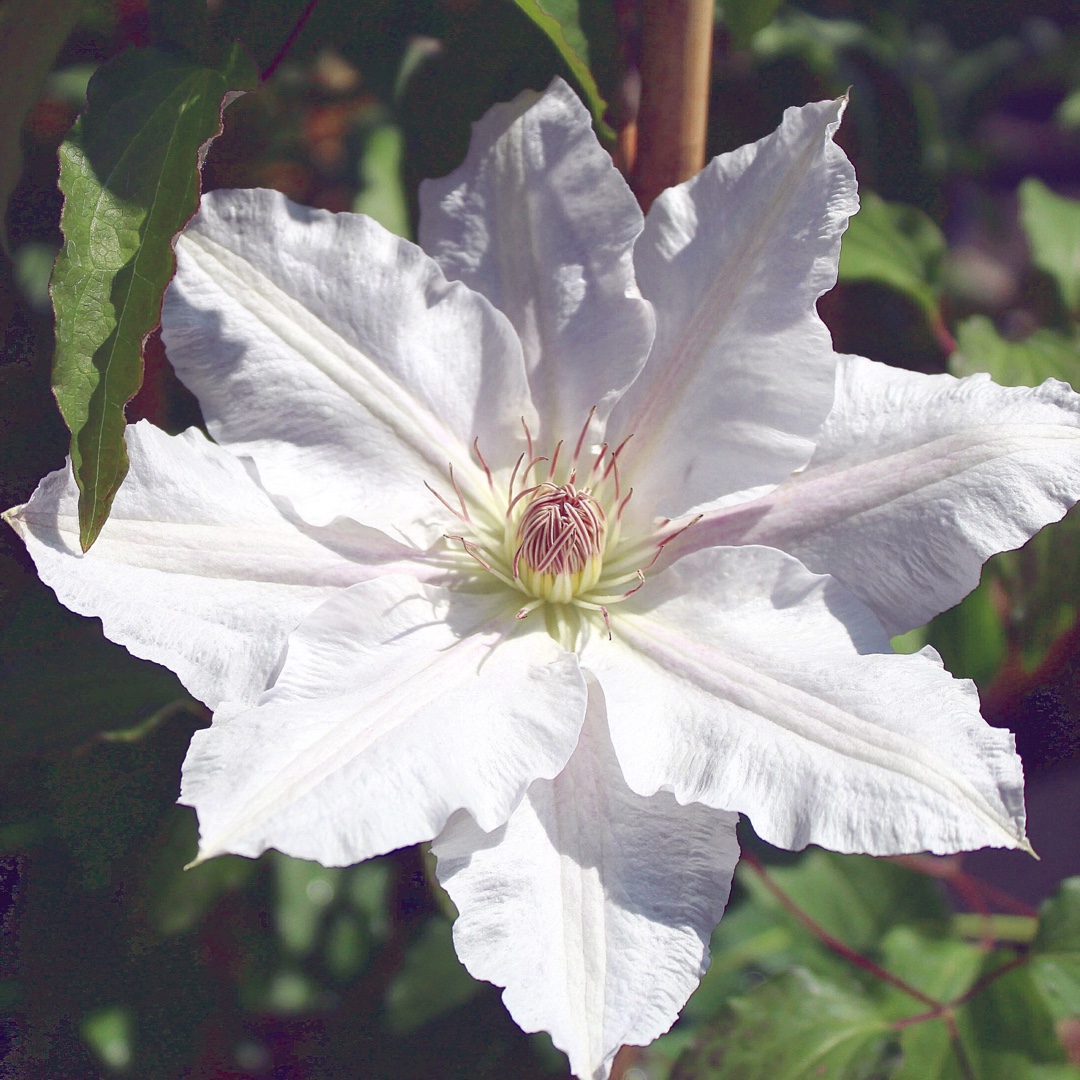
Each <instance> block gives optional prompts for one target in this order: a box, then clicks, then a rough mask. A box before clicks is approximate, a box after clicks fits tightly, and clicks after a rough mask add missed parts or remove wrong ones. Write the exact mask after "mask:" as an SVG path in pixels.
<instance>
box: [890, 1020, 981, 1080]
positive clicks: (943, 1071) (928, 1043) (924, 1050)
mask: <svg viewBox="0 0 1080 1080" xmlns="http://www.w3.org/2000/svg"><path fill="white" fill-rule="evenodd" d="M889 1080H969V1077H965V1075H964V1070H963V1066H962V1065H961V1064H960V1062H959V1061H958V1060H957V1055H956V1045H955V1044H954V1042H953V1038H952V1034H951V1032H950V1031H949V1029H948V1027H947V1026H946V1024H945V1021H944V1020H927V1021H924V1022H922V1023H918V1024H911V1025H910V1026H909V1027H906V1028H904V1029H903V1030H902V1031H901V1032H900V1068H899V1069H897V1070H896V1072H895V1073H894V1074H893V1075H892V1076H891V1077H890V1078H889Z"/></svg>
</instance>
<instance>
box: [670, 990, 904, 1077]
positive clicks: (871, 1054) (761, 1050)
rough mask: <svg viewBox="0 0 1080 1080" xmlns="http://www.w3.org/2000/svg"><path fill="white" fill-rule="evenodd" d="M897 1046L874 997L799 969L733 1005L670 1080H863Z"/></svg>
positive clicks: (732, 1003) (678, 1065) (685, 1057)
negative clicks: (723, 1018) (719, 1023)
mask: <svg viewBox="0 0 1080 1080" xmlns="http://www.w3.org/2000/svg"><path fill="white" fill-rule="evenodd" d="M891 1039H892V1030H891V1027H890V1025H889V1023H888V1021H886V1020H885V1019H884V1017H882V1016H881V1014H880V1013H879V1012H878V1010H877V1008H876V1007H875V1006H874V1004H873V1003H872V1002H871V1001H870V999H869V998H868V997H866V996H864V995H859V994H856V993H853V992H850V991H848V990H844V989H841V988H840V987H838V986H836V985H834V984H832V983H829V982H827V981H825V980H823V979H820V978H817V977H816V976H814V975H811V974H810V973H809V972H807V971H800V970H796V971H793V972H791V973H789V974H786V975H781V976H779V977H778V978H775V979H770V980H769V981H768V982H765V983H763V984H762V985H761V986H760V987H758V988H757V989H756V990H753V991H751V992H750V993H749V994H747V995H746V996H745V997H741V998H737V999H736V1000H734V1001H732V1002H731V1006H730V1015H729V1017H728V1020H727V1022H726V1023H724V1024H722V1025H721V1026H720V1028H719V1029H718V1030H717V1031H716V1032H715V1033H714V1034H713V1035H712V1036H711V1037H709V1038H707V1039H705V1040H702V1042H701V1043H700V1044H699V1045H698V1046H697V1047H696V1048H695V1049H694V1050H693V1051H692V1052H690V1053H689V1054H687V1055H685V1056H684V1057H683V1058H682V1059H680V1061H679V1062H678V1064H677V1065H676V1067H675V1070H674V1072H673V1073H672V1080H864V1078H866V1077H869V1076H871V1075H872V1074H873V1072H874V1070H875V1068H876V1067H877V1066H878V1064H879V1063H880V1062H881V1060H882V1058H883V1056H884V1053H885V1050H886V1048H887V1046H888V1043H889V1042H890V1040H891Z"/></svg>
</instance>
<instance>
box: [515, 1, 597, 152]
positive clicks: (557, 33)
mask: <svg viewBox="0 0 1080 1080" xmlns="http://www.w3.org/2000/svg"><path fill="white" fill-rule="evenodd" d="M514 3H515V4H517V6H518V7H519V8H520V9H521V10H522V11H523V12H524V13H525V14H526V15H527V16H528V17H529V18H530V19H531V20H532V21H533V22H534V23H535V24H536V25H537V26H538V27H539V28H540V29H541V30H542V31H543V32H544V33H545V34H546V35H547V37H548V38H549V39H550V41H551V43H552V44H553V45H554V46H555V49H556V50H557V52H558V54H559V56H560V57H561V58H562V61H563V63H564V64H566V66H567V67H568V68H569V69H570V71H571V73H572V74H573V76H574V79H575V80H576V82H577V84H578V86H579V88H580V89H581V90H582V91H583V92H584V94H585V101H586V104H587V105H588V106H589V111H590V112H591V113H592V115H593V123H594V124H595V125H596V131H597V134H598V135H599V136H600V138H601V139H602V140H605V141H608V142H611V141H612V140H614V138H615V132H614V131H612V130H611V128H610V127H609V126H608V124H607V123H605V121H604V114H605V113H606V112H607V102H606V101H604V99H603V97H602V96H601V94H600V88H599V87H598V86H597V84H596V79H595V77H594V76H593V73H592V69H591V67H590V56H589V42H588V40H587V39H586V37H585V33H584V31H583V30H582V7H583V5H582V4H581V3H580V2H579V0H514Z"/></svg>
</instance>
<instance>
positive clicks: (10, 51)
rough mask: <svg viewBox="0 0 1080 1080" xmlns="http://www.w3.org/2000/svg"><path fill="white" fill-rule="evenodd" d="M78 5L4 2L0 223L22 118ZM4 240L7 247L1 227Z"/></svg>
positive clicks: (14, 177)
mask: <svg viewBox="0 0 1080 1080" xmlns="http://www.w3.org/2000/svg"><path fill="white" fill-rule="evenodd" d="M80 7H81V0H52V2H51V3H47V4H45V5H42V3H41V2H40V0H6V3H4V4H3V5H2V6H0V222H3V221H4V219H5V217H6V215H7V208H8V199H10V198H11V193H12V191H14V190H15V184H16V183H17V182H18V179H19V174H20V173H21V172H22V147H21V135H22V128H23V122H24V121H25V120H26V114H27V113H28V112H29V111H30V106H31V105H33V104H34V101H35V100H36V99H37V96H38V93H39V92H40V90H41V84H42V83H43V82H44V81H45V76H46V75H47V74H48V73H49V68H51V67H52V63H53V60H54V59H55V57H56V54H57V52H58V51H59V49H60V46H61V45H63V44H64V39H65V38H66V37H67V36H68V32H69V31H70V30H71V27H72V26H73V25H74V23H75V17H76V15H77V14H78V11H79V8H80ZM0 245H2V246H3V249H4V250H5V251H7V249H8V248H7V229H6V227H3V226H0Z"/></svg>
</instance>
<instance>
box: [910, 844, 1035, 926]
mask: <svg viewBox="0 0 1080 1080" xmlns="http://www.w3.org/2000/svg"><path fill="white" fill-rule="evenodd" d="M892 861H893V862H895V863H897V864H898V865H900V866H906V867H907V868H908V869H910V870H915V871H917V872H918V873H920V874H926V875H928V876H929V877H935V878H937V879H938V880H939V881H944V882H945V884H946V885H950V886H952V887H953V888H954V889H956V891H957V892H958V893H960V895H961V896H962V897H963V898H964V900H965V901H966V902H967V903H969V904H970V905H971V907H972V908H974V909H975V911H976V912H977V913H978V914H980V915H981V914H984V913H986V914H988V913H989V911H988V908H987V903H988V902H989V903H994V904H997V905H998V906H999V907H1003V908H1005V909H1006V910H1007V911H1011V912H1013V913H1014V914H1016V915H1025V916H1027V917H1028V918H1029V919H1037V918H1038V917H1039V913H1038V911H1037V910H1036V909H1035V908H1033V907H1032V906H1031V905H1030V904H1028V903H1025V902H1024V901H1023V900H1018V899H1017V898H1016V897H1015V896H1011V895H1010V894H1009V893H1007V892H1005V891H1004V890H1003V889H999V888H997V887H996V886H994V885H990V884H988V883H987V882H985V881H981V880H980V879H979V878H977V877H975V876H974V875H973V874H969V873H968V872H967V871H966V870H964V869H963V867H962V866H960V865H959V863H957V862H955V861H952V860H947V859H936V858H934V857H933V856H932V855H897V856H895V857H894V858H893V859H892Z"/></svg>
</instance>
